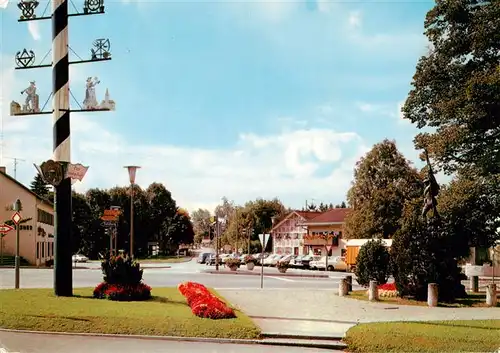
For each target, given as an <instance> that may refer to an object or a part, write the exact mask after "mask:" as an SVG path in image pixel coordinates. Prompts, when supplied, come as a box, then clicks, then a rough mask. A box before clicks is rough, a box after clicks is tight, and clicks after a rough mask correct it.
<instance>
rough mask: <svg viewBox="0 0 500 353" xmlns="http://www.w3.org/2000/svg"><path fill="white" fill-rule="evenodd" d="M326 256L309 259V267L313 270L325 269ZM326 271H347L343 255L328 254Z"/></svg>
mask: <svg viewBox="0 0 500 353" xmlns="http://www.w3.org/2000/svg"><path fill="white" fill-rule="evenodd" d="M326 265H327V263H326V256H323V257H321V259H319V260H316V261H311V262H310V263H309V267H310V268H311V269H313V270H325V268H326ZM328 271H347V264H346V262H345V257H343V256H329V257H328Z"/></svg>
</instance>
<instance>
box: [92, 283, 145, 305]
mask: <svg viewBox="0 0 500 353" xmlns="http://www.w3.org/2000/svg"><path fill="white" fill-rule="evenodd" d="M94 298H99V299H110V300H117V301H139V300H148V299H151V287H150V286H148V285H146V284H144V283H142V282H141V283H139V284H109V283H106V282H102V283H100V284H98V285H97V287H95V289H94Z"/></svg>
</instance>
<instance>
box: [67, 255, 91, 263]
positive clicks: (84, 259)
mask: <svg viewBox="0 0 500 353" xmlns="http://www.w3.org/2000/svg"><path fill="white" fill-rule="evenodd" d="M71 260H72V261H73V262H87V261H89V258H88V257H87V256H85V255H82V254H75V255H73V257H72V258H71Z"/></svg>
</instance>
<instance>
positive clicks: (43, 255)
mask: <svg viewBox="0 0 500 353" xmlns="http://www.w3.org/2000/svg"><path fill="white" fill-rule="evenodd" d="M41 245H42V258H43V257H45V243H41Z"/></svg>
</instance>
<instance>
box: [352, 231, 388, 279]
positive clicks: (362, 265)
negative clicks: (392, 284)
mask: <svg viewBox="0 0 500 353" xmlns="http://www.w3.org/2000/svg"><path fill="white" fill-rule="evenodd" d="M390 266H391V258H390V255H389V251H388V250H387V248H386V246H385V245H384V243H382V240H380V239H378V240H372V241H369V242H367V243H366V244H364V245H363V246H362V247H361V249H359V254H358V257H357V258H356V269H355V274H356V277H357V281H358V283H359V285H361V286H368V284H370V281H377V283H378V284H379V285H380V284H385V283H387V280H388V279H389V276H390V275H391V271H390Z"/></svg>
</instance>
